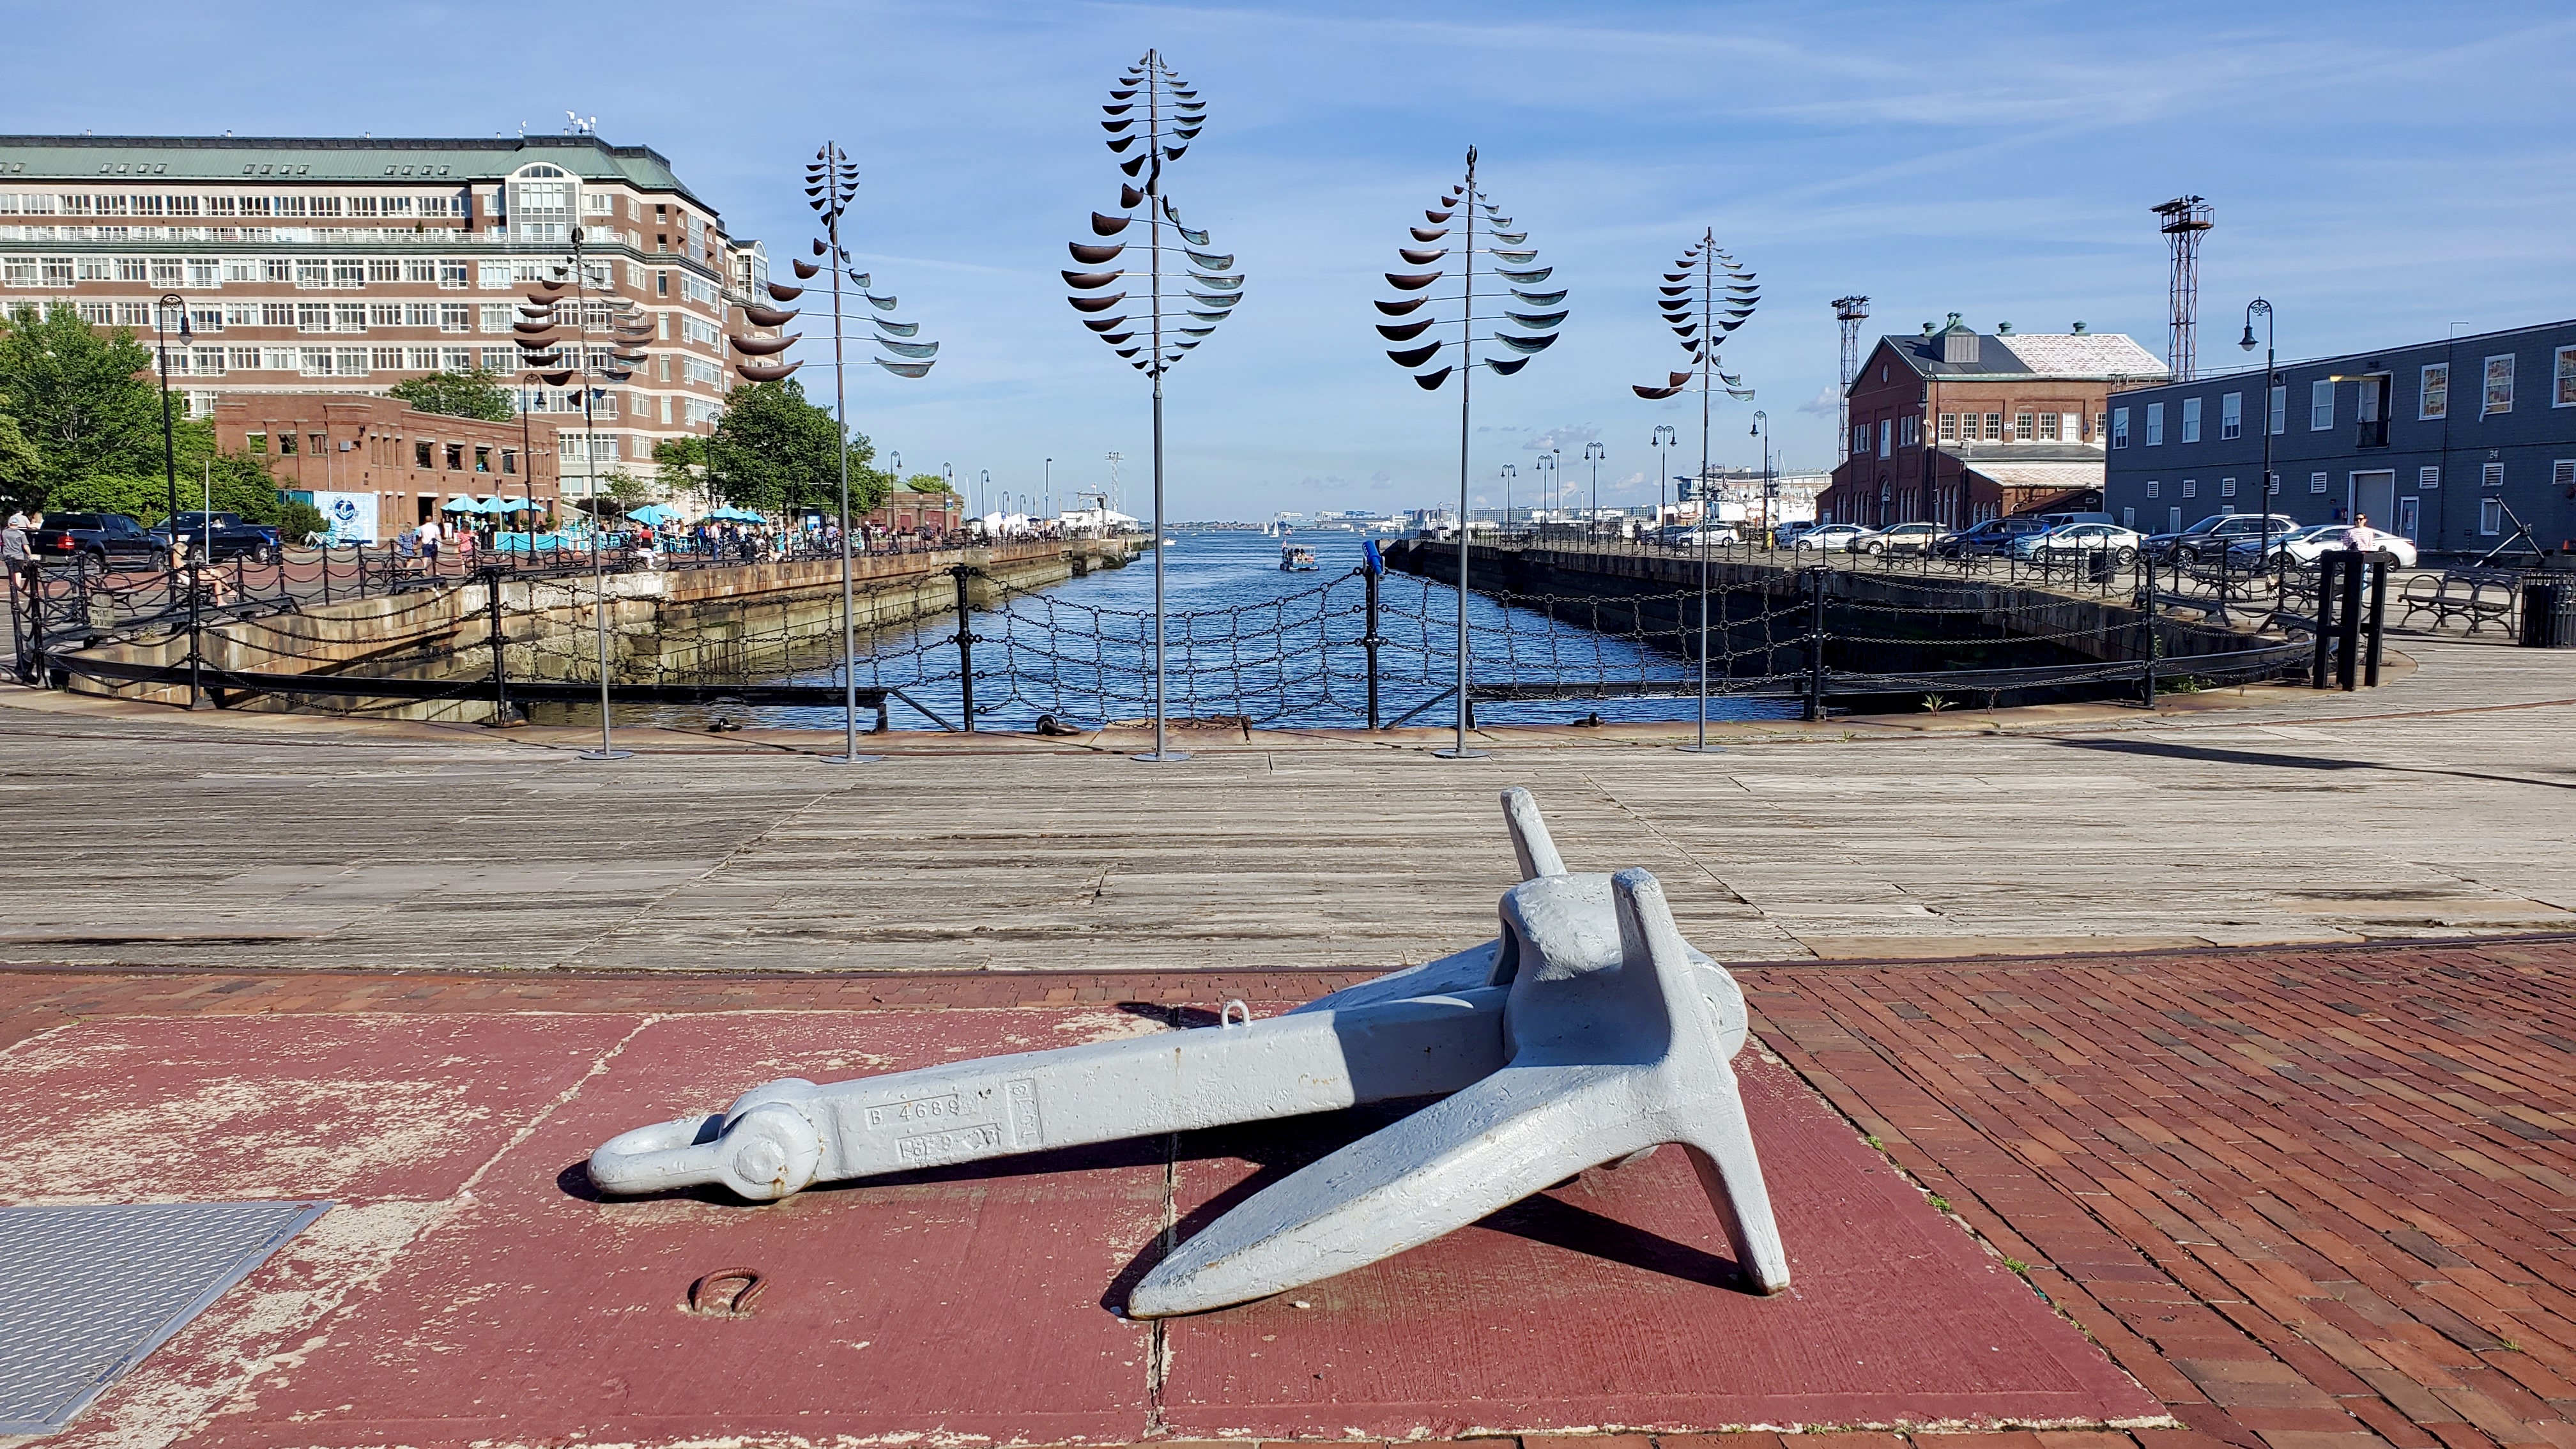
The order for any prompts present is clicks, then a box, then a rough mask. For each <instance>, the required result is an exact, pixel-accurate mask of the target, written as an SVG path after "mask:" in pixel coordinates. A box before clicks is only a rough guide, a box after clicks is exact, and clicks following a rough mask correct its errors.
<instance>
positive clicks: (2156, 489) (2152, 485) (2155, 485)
mask: <svg viewBox="0 0 2576 1449" xmlns="http://www.w3.org/2000/svg"><path fill="white" fill-rule="evenodd" d="M2163 490H2164V485H2163V484H2162V483H2159V482H2157V481H2156V480H2155V479H2153V478H2150V479H2148V480H2147V496H2148V497H2149V498H2153V497H2155V496H2156V495H2157V494H2158V493H2160V492H2162V491H2163Z"/></svg>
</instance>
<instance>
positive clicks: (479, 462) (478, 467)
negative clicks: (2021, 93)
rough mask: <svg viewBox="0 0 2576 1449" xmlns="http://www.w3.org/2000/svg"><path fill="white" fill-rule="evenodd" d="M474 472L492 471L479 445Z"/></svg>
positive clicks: (484, 449)
mask: <svg viewBox="0 0 2576 1449" xmlns="http://www.w3.org/2000/svg"><path fill="white" fill-rule="evenodd" d="M835 466H837V465H835ZM474 471H475V472H477V473H489V472H491V471H492V450H491V449H490V448H487V447H484V446H482V445H481V444H479V443H478V444H476V445H475V448H474Z"/></svg>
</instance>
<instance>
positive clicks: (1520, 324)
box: [1377, 146, 1566, 760]
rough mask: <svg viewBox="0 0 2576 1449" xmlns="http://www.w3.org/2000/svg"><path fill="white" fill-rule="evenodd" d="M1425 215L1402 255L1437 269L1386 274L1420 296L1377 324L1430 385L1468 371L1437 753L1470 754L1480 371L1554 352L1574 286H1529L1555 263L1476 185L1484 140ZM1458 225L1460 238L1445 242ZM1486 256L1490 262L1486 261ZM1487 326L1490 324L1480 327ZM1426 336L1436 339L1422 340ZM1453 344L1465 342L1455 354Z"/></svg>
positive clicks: (1513, 367) (1513, 368)
mask: <svg viewBox="0 0 2576 1449" xmlns="http://www.w3.org/2000/svg"><path fill="white" fill-rule="evenodd" d="M1422 218H1423V220H1424V221H1426V222H1428V223H1429V225H1427V226H1417V227H1414V228H1413V229H1412V230H1413V240H1414V242H1415V245H1414V246H1410V247H1403V248H1399V249H1398V250H1397V252H1396V255H1397V256H1400V257H1402V258H1403V259H1404V261H1405V263H1406V264H1407V265H1408V266H1415V267H1429V268H1431V270H1429V271H1421V272H1389V273H1387V274H1386V280H1387V284H1388V285H1389V286H1392V287H1393V288H1395V289H1396V290H1397V291H1398V292H1405V293H1410V294H1413V295H1409V296H1403V297H1398V298H1396V299H1395V300H1393V301H1390V302H1380V303H1378V304H1377V309H1378V311H1380V312H1382V313H1384V314H1385V315H1386V316H1388V317H1390V318H1395V319H1397V320H1395V321H1389V322H1380V323H1379V324H1378V327H1377V330H1378V333H1379V334H1380V335H1381V336H1383V337H1385V338H1386V340H1387V341H1389V342H1393V343H1398V344H1412V345H1399V346H1396V347H1391V348H1388V349H1387V354H1386V355H1387V356H1388V357H1391V358H1393V359H1395V365H1396V366H1398V367H1401V368H1403V369H1404V370H1406V371H1407V372H1411V373H1412V374H1413V380H1414V381H1415V382H1416V383H1419V384H1421V386H1422V388H1423V390H1424V391H1426V392H1437V391H1439V389H1440V387H1441V385H1442V384H1444V383H1446V382H1448V380H1449V377H1450V374H1452V373H1455V374H1457V377H1458V684H1457V696H1458V698H1457V703H1458V737H1457V742H1456V744H1454V745H1453V746H1452V747H1450V748H1449V749H1445V750H1438V751H1434V753H1436V754H1438V755H1440V756H1442V757H1443V758H1445V759H1453V760H1467V759H1477V758H1480V757H1482V755H1483V753H1484V752H1483V751H1481V750H1471V749H1468V748H1467V710H1468V695H1467V689H1468V682H1469V681H1468V662H1467V534H1468V529H1467V440H1468V436H1469V430H1470V426H1471V425H1470V414H1471V411H1472V405H1473V402H1474V397H1475V390H1474V388H1473V386H1472V385H1471V384H1472V379H1473V378H1474V377H1475V373H1476V369H1477V368H1480V367H1483V368H1490V369H1492V370H1493V371H1494V372H1496V373H1498V374H1500V375H1502V376H1504V377H1509V376H1511V375H1512V374H1513V373H1515V372H1518V371H1520V370H1521V369H1522V368H1524V367H1527V366H1529V360H1530V358H1531V357H1533V356H1535V355H1537V354H1538V353H1541V352H1544V351H1546V350H1547V349H1548V347H1549V346H1550V345H1551V344H1553V343H1554V342H1555V341H1556V339H1557V335H1558V334H1557V331H1556V328H1557V326H1558V325H1559V324H1560V323H1562V322H1564V321H1565V315H1566V313H1565V305H1564V303H1565V292H1564V290H1563V289H1559V290H1557V291H1553V292H1545V291H1533V290H1529V289H1531V288H1535V287H1541V286H1544V285H1545V284H1546V282H1547V278H1548V274H1549V272H1550V271H1552V270H1553V268H1549V267H1543V266H1540V265H1539V264H1538V251H1537V250H1536V249H1535V248H1533V247H1531V246H1529V233H1528V232H1526V231H1514V230H1512V227H1513V225H1514V223H1513V221H1512V219H1511V218H1510V217H1508V216H1505V215H1503V214H1502V212H1501V211H1500V210H1499V209H1498V208H1497V207H1496V206H1495V205H1494V203H1493V202H1492V201H1491V200H1490V199H1488V198H1487V197H1486V195H1485V194H1484V193H1483V192H1481V191H1479V190H1477V189H1476V148H1475V147H1473V146H1470V147H1468V148H1467V174H1466V178H1465V179H1464V180H1462V181H1460V182H1459V183H1458V184H1457V185H1456V186H1453V187H1450V188H1449V190H1448V191H1447V192H1445V193H1443V194H1442V196H1441V198H1440V201H1439V204H1437V205H1435V206H1432V207H1430V208H1428V209H1426V210H1425V211H1424V212H1423V213H1422ZM1479 221H1482V222H1483V224H1484V226H1485V232H1484V235H1483V236H1481V237H1479V236H1478V235H1477V230H1476V229H1477V224H1478V222H1479ZM1453 231H1454V232H1455V233H1456V234H1457V242H1456V244H1455V245H1454V246H1442V245H1439V243H1442V242H1446V241H1448V240H1449V238H1450V235H1451V233H1452V232H1453ZM1479 242H1482V243H1483V245H1479V244H1478V243H1479ZM1479 257H1482V258H1484V259H1485V260H1484V261H1483V262H1482V263H1479V261H1478V260H1477V259H1478V258H1479ZM1452 258H1454V260H1452ZM1480 267H1481V269H1482V274H1483V275H1484V276H1485V277H1486V278H1487V279H1488V281H1489V287H1490V290H1489V292H1488V302H1487V305H1488V306H1489V307H1491V308H1492V309H1493V310H1491V311H1488V312H1483V313H1479V312H1478V311H1477V310H1476V282H1477V278H1478V275H1479V269H1480ZM1451 277H1454V278H1455V279H1456V281H1457V282H1458V291H1457V293H1456V294H1455V295H1451V294H1449V293H1446V292H1442V293H1440V294H1438V295H1434V293H1433V291H1432V289H1433V288H1434V287H1436V286H1438V285H1439V284H1440V283H1441V281H1442V280H1443V279H1445V278H1451ZM1452 326H1454V327H1455V328H1456V329H1457V335H1456V336H1455V337H1451V336H1448V335H1446V334H1447V333H1448V331H1449V329H1450V328H1451V327H1452ZM1480 326H1481V327H1485V328H1488V329H1490V330H1488V331H1485V332H1482V333H1479V332H1478V331H1477V330H1476V329H1477V328H1478V327H1480ZM1424 337H1428V338H1429V339H1430V340H1429V341H1424V342H1419V343H1417V342H1416V339H1418V338H1424ZM1484 344H1492V345H1495V346H1498V347H1500V348H1502V349H1503V350H1504V351H1505V352H1506V353H1508V354H1509V355H1508V356H1504V357H1479V356H1477V355H1476V352H1477V349H1478V348H1479V347H1480V346H1481V345H1484ZM1451 348H1455V349H1457V350H1456V351H1455V352H1449V349H1451ZM1444 353H1447V354H1448V355H1447V356H1443V354H1444ZM1509 521H1510V520H1509V519H1506V520H1505V523H1506V524H1508V523H1509Z"/></svg>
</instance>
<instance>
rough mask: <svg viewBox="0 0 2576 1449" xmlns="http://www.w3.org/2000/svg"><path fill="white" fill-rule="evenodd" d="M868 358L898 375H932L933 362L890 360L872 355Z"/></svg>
mask: <svg viewBox="0 0 2576 1449" xmlns="http://www.w3.org/2000/svg"><path fill="white" fill-rule="evenodd" d="M868 360H869V361H870V362H873V363H875V364H876V365H877V366H879V367H882V368H884V369H885V370H886V371H888V372H891V373H893V374H894V375H895V376H897V377H928V376H929V375H930V369H931V364H930V363H927V362H888V361H886V360H885V359H884V358H882V357H871V358H869V359H868Z"/></svg>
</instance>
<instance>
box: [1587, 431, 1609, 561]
mask: <svg viewBox="0 0 2576 1449" xmlns="http://www.w3.org/2000/svg"><path fill="white" fill-rule="evenodd" d="M1609 456H1610V450H1609V449H1608V448H1606V447H1603V446H1602V445H1601V443H1600V441H1599V440H1598V439H1595V440H1594V441H1592V442H1589V443H1586V444H1584V445H1583V461H1585V462H1586V463H1589V464H1591V465H1592V503H1591V506H1590V507H1589V508H1588V509H1586V510H1585V513H1584V518H1583V538H1584V541H1585V542H1586V543H1599V542H1600V537H1599V534H1598V532H1597V530H1598V529H1599V528H1600V526H1601V460H1602V459H1604V458H1607V457H1609Z"/></svg>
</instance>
